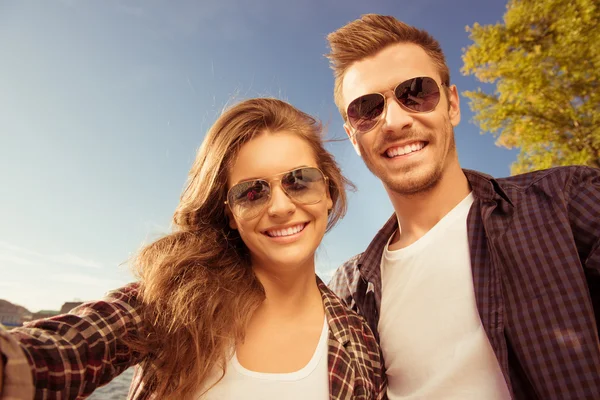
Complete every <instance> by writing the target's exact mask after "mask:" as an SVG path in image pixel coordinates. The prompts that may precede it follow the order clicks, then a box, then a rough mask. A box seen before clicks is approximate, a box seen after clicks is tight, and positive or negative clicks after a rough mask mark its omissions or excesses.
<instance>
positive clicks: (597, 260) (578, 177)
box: [567, 167, 600, 326]
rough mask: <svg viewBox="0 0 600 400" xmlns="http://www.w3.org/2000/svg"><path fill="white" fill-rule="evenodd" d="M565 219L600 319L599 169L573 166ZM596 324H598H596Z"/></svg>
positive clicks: (599, 320)
mask: <svg viewBox="0 0 600 400" xmlns="http://www.w3.org/2000/svg"><path fill="white" fill-rule="evenodd" d="M567 201H568V215H569V222H570V224H571V228H572V231H573V238H574V239H575V244H576V246H577V251H578V253H579V258H580V260H581V262H582V264H583V267H584V272H585V276H586V278H587V283H588V289H589V292H590V296H591V298H592V304H593V306H594V314H595V316H596V323H597V324H599V323H600V170H599V169H596V168H591V167H577V168H576V169H575V172H574V173H573V175H572V176H571V180H570V182H569V184H568V186H567ZM599 326H600V325H599Z"/></svg>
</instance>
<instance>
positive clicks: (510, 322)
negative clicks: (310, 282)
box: [329, 167, 600, 400]
mask: <svg viewBox="0 0 600 400" xmlns="http://www.w3.org/2000/svg"><path fill="white" fill-rule="evenodd" d="M464 173H465V175H466V176H467V179H468V181H469V183H470V186H471V189H472V191H473V195H474V198H475V199H474V203H473V205H472V207H471V209H470V212H469V215H468V218H467V230H468V240H469V246H470V255H471V268H472V272H473V284H474V289H475V297H476V302H477V308H478V310H479V316H480V318H481V321H482V323H483V327H484V328H485V331H486V333H487V336H488V338H489V341H490V343H491V345H492V347H493V349H494V352H495V354H496V357H497V359H498V361H499V364H500V367H501V368H502V371H503V373H504V377H505V379H506V381H507V383H508V387H509V389H510V390H511V393H512V396H513V398H515V399H527V400H531V399H544V400H545V399H561V400H566V399H600V342H599V340H598V321H600V319H599V318H598V317H600V315H599V313H600V170H598V169H593V168H588V167H560V168H553V169H549V170H545V171H539V172H534V173H529V174H524V175H519V176H513V177H510V178H503V179H493V178H492V177H490V176H487V175H484V174H481V173H478V172H474V171H468V170H465V171H464ZM397 228H398V221H397V218H396V216H395V215H393V216H392V217H391V218H390V219H389V220H388V222H387V223H386V224H385V225H384V226H383V228H382V229H381V230H380V231H379V233H378V234H377V235H376V236H375V238H374V240H373V241H372V242H371V244H370V245H369V247H368V248H367V250H366V251H365V252H364V253H362V254H359V255H358V256H355V257H354V258H352V259H350V260H349V261H347V262H346V263H345V264H344V265H342V267H341V268H340V269H338V271H337V272H336V274H335V275H334V277H333V279H332V282H331V283H330V285H329V286H330V287H331V288H332V289H333V290H334V291H335V292H336V293H337V294H338V295H339V296H340V297H341V298H342V299H343V300H344V302H346V304H348V305H349V306H350V307H351V308H353V309H354V310H356V311H358V312H360V313H361V314H362V315H363V316H364V317H365V318H366V320H367V322H368V323H369V325H370V326H371V329H373V332H375V333H376V335H377V324H378V321H379V309H380V304H381V270H380V262H381V257H382V254H383V250H384V248H385V245H386V243H387V240H388V239H389V237H390V236H391V235H392V234H393V233H394V231H395V230H396V229H397ZM406 329H410V327H409V326H407V328H406Z"/></svg>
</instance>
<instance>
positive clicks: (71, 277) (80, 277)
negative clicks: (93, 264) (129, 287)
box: [50, 273, 123, 288]
mask: <svg viewBox="0 0 600 400" xmlns="http://www.w3.org/2000/svg"><path fill="white" fill-rule="evenodd" d="M50 279H52V280H53V281H56V282H61V283H68V284H74V285H80V286H94V287H102V288H116V287H119V286H121V285H122V284H123V282H122V281H120V280H117V279H104V278H97V277H94V276H91V275H84V274H73V273H68V274H55V275H52V277H51V278H50Z"/></svg>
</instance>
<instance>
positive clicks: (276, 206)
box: [266, 178, 296, 216]
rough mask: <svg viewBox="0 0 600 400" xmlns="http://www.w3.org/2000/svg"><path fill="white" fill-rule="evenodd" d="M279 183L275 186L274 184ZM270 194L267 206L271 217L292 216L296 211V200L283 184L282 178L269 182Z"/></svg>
mask: <svg viewBox="0 0 600 400" xmlns="http://www.w3.org/2000/svg"><path fill="white" fill-rule="evenodd" d="M274 181H278V184H276V185H274V184H273V182H274ZM269 186H270V193H269V201H268V202H267V204H266V207H267V211H268V213H269V215H271V216H276V215H280V214H290V213H291V212H293V210H295V209H296V204H295V203H294V199H293V198H292V196H290V194H289V193H288V192H286V190H285V188H284V187H283V185H282V184H281V178H279V179H272V180H271V181H270V182H269Z"/></svg>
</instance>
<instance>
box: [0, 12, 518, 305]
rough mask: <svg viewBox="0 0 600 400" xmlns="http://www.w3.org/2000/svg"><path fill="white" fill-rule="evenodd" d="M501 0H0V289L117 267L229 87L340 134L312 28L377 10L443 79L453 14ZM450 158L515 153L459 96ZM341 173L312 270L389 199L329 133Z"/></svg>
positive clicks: (60, 290) (489, 158) (71, 292)
mask: <svg viewBox="0 0 600 400" xmlns="http://www.w3.org/2000/svg"><path fill="white" fill-rule="evenodd" d="M505 4H506V1H504V0H489V1H485V2H484V1H480V0H455V1H452V2H450V1H445V0H421V1H418V2H415V1H405V0H390V1H377V0H375V1H356V0H349V1H344V2H341V1H340V2H334V1H327V0H325V1H321V0H306V1H268V0H256V1H252V2H246V1H242V0H205V1H180V2H167V1H158V0H148V1H141V0H139V1H76V0H62V1H58V0H54V1H38V2H24V1H17V0H14V1H11V0H8V1H7V0H0V54H2V62H1V63H0V171H2V173H1V174H0V192H1V195H0V221H1V222H0V271H1V276H2V278H1V280H0V298H4V299H7V300H10V301H12V302H15V303H18V304H21V305H23V306H25V307H28V308H29V309H30V310H32V311H37V310H39V309H58V308H59V307H60V306H61V304H62V303H63V302H65V301H72V300H74V299H81V300H91V299H95V298H98V297H100V296H102V294H103V293H104V292H106V291H107V290H110V289H111V288H115V287H118V286H120V285H122V284H124V283H126V282H128V281H131V280H132V279H133V278H132V275H131V274H130V273H129V272H128V266H127V264H126V261H127V260H128V258H130V257H131V256H132V255H133V254H135V252H136V251H137V250H138V249H139V248H140V246H141V245H142V244H143V243H147V242H149V241H151V240H153V239H155V238H158V237H159V236H161V235H163V234H165V233H167V232H168V231H169V226H170V221H171V216H172V213H173V211H174V209H175V207H176V205H177V202H178V199H179V195H180V192H181V190H182V188H183V185H184V183H185V179H186V176H187V171H188V169H189V167H190V166H191V163H192V161H193V158H194V155H195V152H196V149H197V148H198V146H199V145H200V143H201V141H202V139H203V137H204V133H205V132H206V130H207V129H208V127H209V126H210V125H211V124H212V122H213V121H214V120H215V119H216V118H217V116H218V115H219V113H220V112H221V110H222V109H223V107H224V106H226V105H227V104H231V103H232V102H235V101H238V100H241V99H244V98H248V97H256V96H275V97H279V98H282V99H285V100H287V101H289V102H291V103H292V104H294V105H295V106H297V107H299V108H300V109H302V110H304V111H306V112H308V113H310V114H312V115H314V116H316V117H318V118H319V119H321V120H322V121H323V122H324V124H325V125H326V126H327V128H328V133H327V137H328V138H342V137H345V135H344V131H343V129H342V121H341V118H340V116H339V115H338V113H337V110H336V108H335V105H334V103H333V98H332V87H333V78H332V75H331V71H330V69H329V67H328V62H327V60H326V59H325V58H324V56H323V54H325V53H326V52H327V47H326V40H325V36H326V35H327V33H329V32H331V31H333V30H335V29H337V28H338V27H340V26H342V25H344V24H345V23H346V22H349V21H351V20H353V19H356V18H358V17H359V16H360V15H361V14H365V13H369V12H374V13H380V14H390V15H394V16H396V17H397V18H399V19H401V20H404V21H405V22H407V23H410V24H413V25H416V26H418V27H420V28H424V29H426V30H428V31H429V32H430V33H432V34H433V35H434V36H435V37H436V38H437V39H438V40H439V41H440V42H441V44H442V47H443V49H444V51H445V53H446V57H447V60H448V64H449V66H450V71H451V75H452V80H453V82H454V83H455V84H457V86H458V88H459V91H461V92H462V91H464V90H472V89H475V88H476V87H478V86H481V85H480V84H479V83H478V82H476V81H475V80H474V79H473V78H472V77H464V76H462V75H461V74H460V68H461V66H462V60H461V55H462V49H463V48H465V47H467V46H468V45H469V44H470V41H469V39H468V34H467V33H466V32H465V26H466V25H472V24H473V23H474V22H479V23H481V24H489V23H496V22H499V21H501V20H502V15H503V14H504V11H505ZM461 101H462V103H461V106H462V112H463V118H462V122H461V125H460V126H459V127H458V128H457V129H456V132H455V133H456V141H457V146H458V151H459V156H460V160H461V164H462V165H463V167H466V168H472V169H477V170H480V171H484V172H487V173H490V174H492V175H496V176H505V175H508V174H509V167H510V164H511V163H512V162H514V161H515V158H516V152H515V151H514V150H513V151H510V150H506V149H503V148H500V147H497V146H496V145H495V144H494V138H493V137H492V136H491V135H489V134H487V135H481V134H480V133H479V130H478V128H477V127H476V126H475V125H473V124H472V123H471V122H470V120H471V118H472V114H471V112H470V110H469V107H468V104H467V101H466V99H465V98H462V99H461ZM328 148H329V149H330V150H331V151H332V152H333V153H334V154H335V156H336V159H337V160H338V162H339V163H340V164H341V166H342V168H343V171H344V173H345V174H346V175H347V176H348V177H349V178H350V179H351V180H352V181H353V182H354V183H355V184H356V185H357V187H358V191H357V192H356V193H352V194H351V195H350V206H349V212H348V215H347V217H346V218H345V219H344V220H343V221H342V222H341V223H340V224H339V225H338V226H337V227H336V228H334V230H333V231H332V232H330V233H329V234H328V235H327V236H326V237H325V240H324V242H323V244H322V246H321V248H320V249H319V251H318V255H317V269H318V272H319V273H320V274H321V275H322V276H324V277H325V279H327V277H328V276H330V275H331V272H332V271H333V270H334V269H335V267H336V266H337V265H339V264H340V263H341V262H343V261H344V260H345V259H347V258H348V257H350V256H352V255H354V254H355V253H358V252H360V251H362V250H363V249H364V248H365V247H366V245H367V244H368V243H369V241H370V239H371V238H372V236H373V235H374V234H375V233H376V232H377V230H378V229H379V227H380V226H381V224H382V223H383V222H384V221H385V220H386V219H387V218H388V217H389V216H390V215H391V213H392V207H391V205H390V203H389V200H388V198H387V196H386V194H385V192H384V190H383V188H382V186H381V184H380V183H379V181H378V180H377V179H376V178H375V177H373V176H372V175H371V173H370V172H369V171H368V170H367V169H366V167H365V166H364V164H363V163H362V161H361V160H360V158H358V156H357V155H356V154H355V153H354V150H353V149H352V146H351V145H350V143H349V142H347V141H342V142H336V143H330V144H329V145H328Z"/></svg>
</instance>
